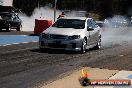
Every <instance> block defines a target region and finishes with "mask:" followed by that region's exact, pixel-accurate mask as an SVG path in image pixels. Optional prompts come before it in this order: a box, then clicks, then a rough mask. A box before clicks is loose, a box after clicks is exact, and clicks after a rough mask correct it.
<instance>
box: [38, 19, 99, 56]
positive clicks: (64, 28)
mask: <svg viewBox="0 0 132 88" xmlns="http://www.w3.org/2000/svg"><path fill="white" fill-rule="evenodd" d="M39 47H40V49H44V48H49V49H64V50H73V51H79V52H80V53H85V52H86V49H89V48H93V47H95V48H96V49H99V48H100V47H101V34H100V27H99V26H98V25H97V24H96V22H95V21H94V20H93V19H92V18H86V17H65V18H60V19H58V20H57V21H56V22H55V23H54V24H53V25H52V26H51V27H49V28H48V29H46V30H45V31H43V33H42V34H41V35H40V37H39Z"/></svg>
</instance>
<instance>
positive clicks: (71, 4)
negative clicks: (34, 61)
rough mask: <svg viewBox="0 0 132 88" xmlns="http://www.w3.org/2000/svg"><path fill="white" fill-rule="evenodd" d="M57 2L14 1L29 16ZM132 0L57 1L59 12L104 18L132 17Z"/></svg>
mask: <svg viewBox="0 0 132 88" xmlns="http://www.w3.org/2000/svg"><path fill="white" fill-rule="evenodd" d="M54 3H55V0H13V6H14V7H15V8H18V9H20V10H21V11H22V12H23V13H26V14H27V15H28V16H30V15H31V14H32V12H33V11H34V9H35V8H36V7H43V6H45V5H50V6H51V7H54ZM131 8H132V0H57V9H59V10H85V11H87V12H91V13H97V14H99V15H100V16H101V17H102V18H106V17H112V16H113V15H127V16H132V11H131V12H130V11H129V9H131Z"/></svg>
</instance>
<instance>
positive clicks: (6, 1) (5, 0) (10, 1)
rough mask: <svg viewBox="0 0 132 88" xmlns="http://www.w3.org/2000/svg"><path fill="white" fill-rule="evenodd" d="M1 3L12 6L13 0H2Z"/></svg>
mask: <svg viewBox="0 0 132 88" xmlns="http://www.w3.org/2000/svg"><path fill="white" fill-rule="evenodd" d="M0 4H1V5H3V6H12V4H13V0H0Z"/></svg>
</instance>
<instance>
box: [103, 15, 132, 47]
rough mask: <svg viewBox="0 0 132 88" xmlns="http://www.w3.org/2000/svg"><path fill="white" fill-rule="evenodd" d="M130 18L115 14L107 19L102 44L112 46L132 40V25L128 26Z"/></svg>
mask: <svg viewBox="0 0 132 88" xmlns="http://www.w3.org/2000/svg"><path fill="white" fill-rule="evenodd" d="M128 20H129V19H126V17H124V16H114V17H113V18H109V19H106V20H105V24H104V27H103V28H102V29H103V30H102V45H103V46H110V45H115V44H119V45H122V44H124V43H126V42H127V43H129V42H131V41H132V27H128V26H127V25H128Z"/></svg>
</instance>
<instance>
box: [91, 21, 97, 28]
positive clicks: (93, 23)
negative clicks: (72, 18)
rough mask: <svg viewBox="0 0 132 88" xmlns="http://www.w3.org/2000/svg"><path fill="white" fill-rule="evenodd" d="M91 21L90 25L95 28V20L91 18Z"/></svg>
mask: <svg viewBox="0 0 132 88" xmlns="http://www.w3.org/2000/svg"><path fill="white" fill-rule="evenodd" d="M91 22H92V27H93V28H97V25H96V22H95V21H94V20H91Z"/></svg>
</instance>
